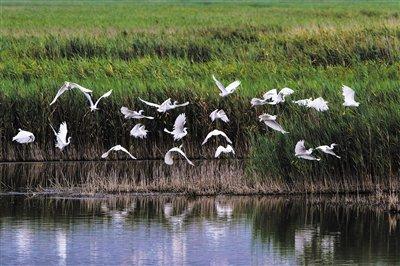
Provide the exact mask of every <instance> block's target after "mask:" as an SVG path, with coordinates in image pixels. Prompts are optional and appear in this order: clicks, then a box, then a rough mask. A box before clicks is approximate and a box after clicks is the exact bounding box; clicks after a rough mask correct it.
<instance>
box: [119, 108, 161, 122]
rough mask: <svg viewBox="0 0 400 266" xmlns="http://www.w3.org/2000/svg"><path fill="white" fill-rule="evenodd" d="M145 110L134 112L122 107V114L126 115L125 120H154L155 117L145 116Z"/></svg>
mask: <svg viewBox="0 0 400 266" xmlns="http://www.w3.org/2000/svg"><path fill="white" fill-rule="evenodd" d="M143 112H144V111H143V110H139V111H132V110H129V109H128V108H127V107H125V106H122V107H121V113H122V114H123V115H124V118H127V119H129V118H133V119H142V118H146V119H154V117H152V116H145V115H143Z"/></svg>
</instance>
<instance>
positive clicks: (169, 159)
mask: <svg viewBox="0 0 400 266" xmlns="http://www.w3.org/2000/svg"><path fill="white" fill-rule="evenodd" d="M172 152H177V153H179V154H180V155H182V156H183V157H184V158H185V159H186V161H187V162H188V163H189V164H190V165H193V166H194V163H192V161H190V160H189V158H188V157H187V156H186V154H185V153H184V152H183V151H182V150H181V149H180V148H177V147H175V148H172V149H170V150H169V151H168V152H167V153H166V154H165V157H164V162H165V163H166V164H168V165H172V164H173V159H172V154H171V153H172Z"/></svg>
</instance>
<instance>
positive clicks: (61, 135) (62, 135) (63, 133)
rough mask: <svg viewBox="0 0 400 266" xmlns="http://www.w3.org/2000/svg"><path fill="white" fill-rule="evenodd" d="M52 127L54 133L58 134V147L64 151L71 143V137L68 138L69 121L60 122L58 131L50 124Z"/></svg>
mask: <svg viewBox="0 0 400 266" xmlns="http://www.w3.org/2000/svg"><path fill="white" fill-rule="evenodd" d="M50 127H51V129H52V130H53V132H54V135H55V136H56V148H59V149H60V150H61V151H62V150H63V149H64V148H65V147H66V146H68V145H69V144H70V143H71V137H69V138H68V140H67V134H68V128H67V123H66V122H62V123H61V124H60V128H59V130H58V132H57V131H56V130H55V129H54V128H53V126H52V125H50Z"/></svg>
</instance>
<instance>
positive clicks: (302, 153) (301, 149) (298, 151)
mask: <svg viewBox="0 0 400 266" xmlns="http://www.w3.org/2000/svg"><path fill="white" fill-rule="evenodd" d="M294 152H295V154H294V155H295V156H296V157H297V158H301V159H306V160H312V161H319V160H321V159H320V158H317V157H314V156H312V155H311V154H312V152H313V149H312V148H310V149H308V150H307V149H306V147H305V146H304V140H300V141H298V142H297V144H296V147H295V148H294Z"/></svg>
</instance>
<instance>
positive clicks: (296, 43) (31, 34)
mask: <svg viewBox="0 0 400 266" xmlns="http://www.w3.org/2000/svg"><path fill="white" fill-rule="evenodd" d="M110 5H112V8H113V12H112V13H110V12H107V11H108V9H109V8H110ZM166 7H168V8H166ZM394 7H396V4H395V3H383V4H382V3H380V4H379V8H377V4H374V3H367V2H362V1H361V2H357V4H352V5H350V6H344V5H341V4H335V5H333V4H329V3H324V4H319V5H308V4H304V3H294V4H279V3H268V4H266V3H265V4H262V3H260V4H257V5H255V4H254V5H253V4H248V3H247V4H246V3H240V4H238V5H230V4H224V5H222V4H210V5H205V4H193V3H192V4H190V5H174V4H169V3H165V4H160V5H157V6H156V5H141V6H138V5H134V4H115V3H114V4H99V3H97V2H93V3H86V4H82V5H79V6H78V5H69V6H65V5H60V4H52V5H48V6H43V5H38V4H37V3H36V4H35V3H33V4H12V3H9V2H7V3H4V6H3V7H2V8H3V20H2V28H1V29H0V35H1V38H0V45H1V47H2V49H1V51H0V56H1V62H0V113H1V114H2V117H1V118H0V144H1V145H0V161H46V160H60V159H62V160H96V159H98V158H99V157H100V155H101V154H102V153H103V152H104V151H105V150H106V149H108V148H109V147H110V146H112V145H115V144H121V145H123V146H126V147H127V148H129V150H131V151H132V152H133V153H134V155H136V156H137V157H138V158H141V159H160V158H162V157H163V154H164V153H165V152H166V151H167V150H168V149H169V148H171V147H172V146H173V145H176V144H175V143H173V141H172V140H171V138H170V137H169V136H166V135H164V134H162V129H163V128H164V127H171V126H172V123H173V121H174V119H175V117H176V116H177V115H178V114H179V113H180V112H185V113H186V115H187V116H188V129H189V135H188V137H187V138H186V139H184V141H183V144H184V149H185V151H186V152H187V153H188V155H189V156H190V157H191V158H198V159H205V158H211V157H212V156H213V154H214V151H215V148H216V146H217V145H218V144H224V143H218V142H216V141H215V142H211V143H209V144H207V145H206V146H204V147H202V146H201V145H200V143H201V141H202V140H203V138H204V137H205V135H206V134H207V132H208V131H210V130H212V129H213V128H215V127H216V128H219V129H223V130H224V131H225V132H226V133H227V134H228V135H229V136H230V137H231V138H232V139H233V141H234V147H235V149H236V152H237V157H238V158H243V157H246V158H249V159H250V160H249V162H248V163H247V164H246V170H245V174H244V175H243V176H244V177H243V178H244V180H246V181H243V182H250V183H251V182H261V183H265V184H267V185H265V186H271V187H272V188H274V187H283V188H286V187H289V188H290V189H278V190H282V191H291V190H293V191H314V190H318V189H321V190H324V191H325V188H326V189H327V190H328V189H329V186H333V187H336V186H335V185H336V184H340V185H337V187H340V188H337V189H336V188H335V189H331V190H332V191H339V190H340V191H341V190H345V188H346V187H349V188H350V187H351V189H350V190H357V189H359V188H360V189H364V188H365V187H367V189H365V190H371V189H373V187H374V186H382V184H385V185H387V186H388V187H386V189H391V188H392V185H391V184H392V183H393V182H395V180H396V178H398V176H399V162H400V156H399V153H398V150H399V148H400V139H399V137H398V132H399V131H400V112H399V108H398V107H399V103H400V96H399V95H400V94H399V91H398V89H399V87H400V82H399V80H400V76H399V68H400V64H399V62H400V27H399V25H400V13H399V12H398V11H397V9H396V8H394ZM88 10H91V11H95V12H93V14H96V16H94V15H87V14H88V12H87V11H88ZM32 14H35V15H32ZM61 14H63V15H65V19H64V20H62V21H60V20H58V17H60V15H61ZM122 18H123V19H122ZM93 20H95V21H96V23H93ZM27 21H29V22H30V23H27ZM212 74H215V75H216V76H217V77H218V78H219V79H220V80H222V81H223V82H224V83H227V82H228V81H233V79H236V78H238V79H240V80H241V81H242V85H241V87H240V88H239V90H238V91H237V93H235V94H234V95H232V96H231V97H229V98H226V99H220V98H219V97H218V91H217V88H216V86H215V85H214V83H213V82H212V79H211V75H212ZM65 80H68V81H74V82H77V83H79V84H81V85H83V86H85V87H87V88H91V89H93V90H94V96H95V98H96V97H99V96H100V95H101V94H102V93H103V92H106V91H107V90H109V89H113V94H112V96H111V97H110V98H108V99H105V100H104V101H103V102H101V103H100V106H99V107H100V111H98V112H96V113H90V112H89V109H88V107H87V103H86V102H85V99H84V97H83V96H82V95H80V94H77V93H74V92H71V93H68V94H65V95H63V96H62V97H61V98H60V100H59V101H58V102H57V103H56V104H55V105H54V106H51V107H50V106H49V105H48V103H49V102H50V101H51V100H52V97H53V96H54V94H55V92H56V90H57V89H58V88H59V86H60V85H61V84H62V83H63V82H64V81H65ZM342 84H346V85H348V86H350V87H352V88H354V89H355V90H356V93H357V100H359V101H360V102H361V105H360V107H359V108H357V109H345V108H344V107H343V106H342V105H341V104H342V97H341V92H340V87H341V85H342ZM285 86H288V87H291V88H292V89H294V90H295V91H296V92H295V94H293V95H292V96H291V98H290V100H292V99H300V98H309V97H314V98H316V97H319V96H322V97H324V99H326V100H328V101H329V105H330V110H329V112H327V113H317V112H314V111H312V110H307V109H304V108H302V107H299V106H296V105H294V104H292V103H291V102H290V100H289V101H288V102H287V103H286V104H284V105H281V106H278V107H272V106H264V107H258V108H250V103H249V101H250V99H251V98H252V97H256V96H258V97H260V96H261V95H262V93H263V92H265V91H266V90H267V89H272V88H282V87H285ZM139 96H140V97H142V98H145V99H147V100H150V101H155V102H161V101H163V100H165V99H166V98H168V97H171V98H173V99H174V100H175V99H176V100H178V101H180V102H183V101H186V100H188V101H190V102H191V105H190V106H189V107H186V108H182V109H181V110H176V111H174V112H172V113H170V114H168V115H160V114H156V112H155V111H154V110H152V109H149V108H147V107H145V106H144V105H143V104H141V103H140V102H139V101H138V100H137V97H139ZM121 106H127V107H129V108H132V109H136V110H138V109H144V110H145V112H146V113H147V114H149V115H155V116H156V119H155V121H145V122H144V124H145V125H146V127H147V128H148V129H149V130H150V137H149V139H147V140H145V141H137V140H134V139H132V138H131V137H130V136H129V130H130V129H131V128H132V127H133V125H134V121H127V120H124V119H123V116H122V115H121V114H120V113H119V108H120V107H121ZM216 108H223V109H224V110H225V111H226V112H227V114H228V116H229V117H230V119H231V121H232V122H231V123H230V124H229V125H225V124H217V125H215V124H211V121H210V120H209V117H208V115H209V113H210V112H211V111H213V110H214V109H216ZM263 112H267V113H270V114H276V115H278V120H279V122H280V123H281V124H282V125H283V127H284V128H285V129H286V130H287V131H289V132H290V134H288V135H286V136H282V135H280V134H279V133H276V132H271V131H270V130H265V128H264V126H263V125H262V124H261V123H259V122H258V121H257V116H258V115H260V114H261V113H263ZM62 121H67V123H68V126H69V129H70V132H71V136H72V143H71V145H70V146H69V147H67V149H66V150H65V152H62V153H61V152H59V151H57V150H56V149H55V147H54V143H53V141H54V137H53V135H52V131H51V128H50V127H49V124H53V125H56V126H57V125H58V124H59V123H61V122H62ZM17 128H24V129H27V130H31V131H33V132H34V134H35V136H36V139H37V141H36V142H35V143H34V144H32V145H28V146H21V145H16V144H15V143H12V142H11V138H12V136H13V135H15V133H16V130H17ZM299 139H305V140H306V144H307V145H310V146H311V147H312V146H314V147H315V146H318V145H322V144H330V143H331V142H335V143H337V144H339V146H338V153H339V154H340V155H341V156H342V159H341V160H337V159H336V158H330V157H326V156H323V160H322V161H321V162H320V163H313V162H304V161H301V160H297V159H296V158H295V157H294V151H293V150H294V145H295V143H296V142H297V141H298V140H299ZM113 158H114V159H118V158H119V159H122V157H113ZM238 180H239V178H238V179H237V183H236V184H235V186H237V187H246V185H243V183H240V182H241V181H238ZM98 181H99V180H97V181H96V182H97V184H100V183H99V182H98ZM335 181H337V182H335ZM104 182H108V181H104ZM229 182H230V181H229ZM229 182H228V181H227V183H229ZM232 182H233V180H232ZM273 184H280V185H279V186H274V185H273ZM281 184H283V185H281ZM299 184H302V186H304V187H303V188H302V189H292V188H295V187H297V186H298V185H299ZM346 184H352V185H349V186H347V185H346ZM366 184H368V185H366ZM108 185H109V186H111V187H115V186H114V185H112V184H108ZM186 185H188V184H183V185H179V184H178V183H176V182H175V183H169V184H166V183H163V185H159V186H158V185H154V186H153V187H157V186H158V187H159V189H160V190H165V191H170V190H173V188H174V186H177V187H179V189H177V190H179V191H184V189H181V187H184V186H186ZM190 185H193V183H191V184H190ZM218 186H220V185H218ZM105 187H106V184H103V185H102V188H101V189H105ZM195 187H196V189H197V190H199V191H203V188H202V187H201V186H196V185H195ZM101 189H100V188H99V189H93V190H94V191H96V190H101ZM121 189H122V188H121ZM220 189H221V188H218V189H214V188H210V191H211V192H210V193H214V192H215V191H219V190H220ZM225 189H227V191H232V190H233V191H235V193H238V194H240V193H239V191H240V189H239V190H235V189H233V188H229V189H228V188H226V187H225ZM89 190H90V189H89ZM116 190H119V189H116ZM122 190H123V189H122ZM127 190H130V189H127ZM143 190H145V189H143ZM261 190H262V189H261ZM273 190H274V189H268V191H273ZM207 193H209V192H207Z"/></svg>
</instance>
